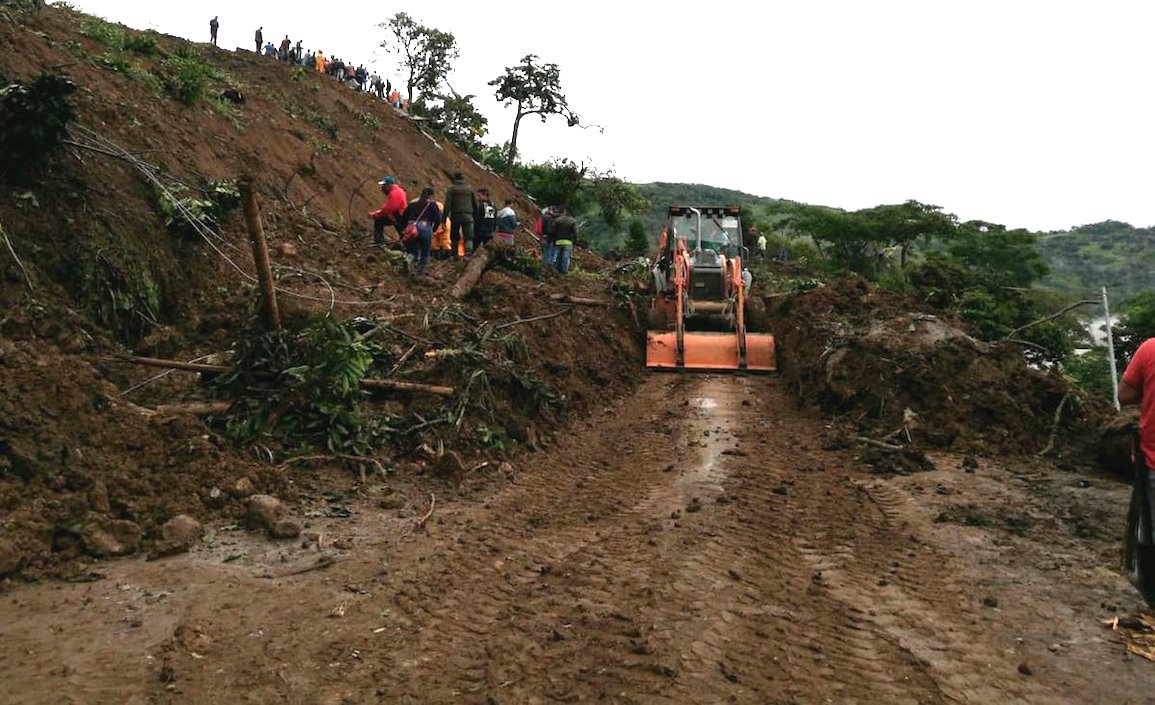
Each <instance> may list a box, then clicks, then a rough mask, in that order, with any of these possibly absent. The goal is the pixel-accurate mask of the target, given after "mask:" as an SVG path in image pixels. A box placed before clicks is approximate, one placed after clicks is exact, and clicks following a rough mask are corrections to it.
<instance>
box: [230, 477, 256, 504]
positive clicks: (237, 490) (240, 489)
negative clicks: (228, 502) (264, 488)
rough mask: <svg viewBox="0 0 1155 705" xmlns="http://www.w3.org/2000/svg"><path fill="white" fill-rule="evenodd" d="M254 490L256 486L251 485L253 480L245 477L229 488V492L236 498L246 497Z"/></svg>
mask: <svg viewBox="0 0 1155 705" xmlns="http://www.w3.org/2000/svg"><path fill="white" fill-rule="evenodd" d="M256 491H257V490H256V488H254V487H253V481H252V480H250V479H249V478H247V477H242V478H241V479H239V480H237V481H236V483H235V484H234V485H233V486H232V488H231V489H230V490H229V494H231V495H232V496H234V497H236V498H238V499H244V498H246V497H251V496H252V495H253V493H254V492H256Z"/></svg>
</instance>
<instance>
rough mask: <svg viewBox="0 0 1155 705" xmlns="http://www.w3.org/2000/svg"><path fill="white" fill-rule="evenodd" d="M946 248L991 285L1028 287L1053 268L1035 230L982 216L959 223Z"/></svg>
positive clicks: (953, 256)
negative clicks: (1007, 227)
mask: <svg viewBox="0 0 1155 705" xmlns="http://www.w3.org/2000/svg"><path fill="white" fill-rule="evenodd" d="M947 252H948V253H949V255H950V256H951V257H952V258H953V259H955V260H956V261H958V262H960V263H961V264H964V265H966V266H967V267H969V268H970V269H971V270H972V271H973V272H974V273H975V275H976V276H977V277H978V278H980V279H981V280H982V281H983V282H984V283H985V284H987V285H988V287H996V286H1003V287H1028V286H1030V285H1031V284H1033V283H1034V282H1035V281H1037V280H1038V279H1041V278H1042V277H1045V276H1046V275H1047V273H1048V272H1049V271H1050V269H1049V268H1048V267H1047V261H1046V260H1045V259H1044V258H1043V255H1042V254H1041V253H1040V252H1039V248H1038V242H1037V236H1036V235H1035V233H1032V232H1030V231H1029V230H1023V229H1021V228H1020V229H1016V230H1007V229H1006V227H1005V226H1002V225H997V224H995V223H987V222H984V221H979V220H971V221H967V222H966V223H963V224H962V225H960V226H959V227H958V231H957V235H956V236H955V237H954V238H953V239H952V240H951V241H950V242H949V243H948V244H947Z"/></svg>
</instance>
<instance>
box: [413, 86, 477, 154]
mask: <svg viewBox="0 0 1155 705" xmlns="http://www.w3.org/2000/svg"><path fill="white" fill-rule="evenodd" d="M474 97H475V96H472V95H464V96H463V95H457V94H453V95H441V96H438V98H439V99H440V102H439V103H437V104H436V105H434V106H433V107H431V108H429V109H428V111H427V112H428V115H429V119H430V120H431V121H432V122H433V124H434V125H435V126H437V128H438V129H440V130H441V131H442V132H443V133H445V136H446V137H448V138H449V139H451V140H453V143H454V144H456V145H457V146H458V147H460V148H461V149H462V150H464V151H465V152H466V153H467V154H469V156H471V157H474V158H475V159H476V158H479V157H481V156H482V151H483V150H484V148H485V145H484V144H482V142H481V138H482V137H484V136H485V133H486V132H488V131H489V119H488V118H486V117H485V116H484V115H482V114H481V113H479V112H477V108H476V107H474V105H473V99H474Z"/></svg>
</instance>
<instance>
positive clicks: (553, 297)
mask: <svg viewBox="0 0 1155 705" xmlns="http://www.w3.org/2000/svg"><path fill="white" fill-rule="evenodd" d="M549 300H550V301H555V302H557V303H559V304H573V305H574V306H609V305H610V304H611V303H613V302H611V301H606V300H605V299H584V298H582V297H580V296H570V295H569V294H550V295H549Z"/></svg>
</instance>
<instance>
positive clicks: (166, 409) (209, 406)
mask: <svg viewBox="0 0 1155 705" xmlns="http://www.w3.org/2000/svg"><path fill="white" fill-rule="evenodd" d="M230 406H232V404H230V403H229V402H227V401H201V402H191V403H188V404H161V405H160V406H158V407H156V408H155V409H153V411H155V412H156V413H157V414H192V415H193V416H211V415H212V414H223V413H225V412H226V411H228V410H229V407H230Z"/></svg>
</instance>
